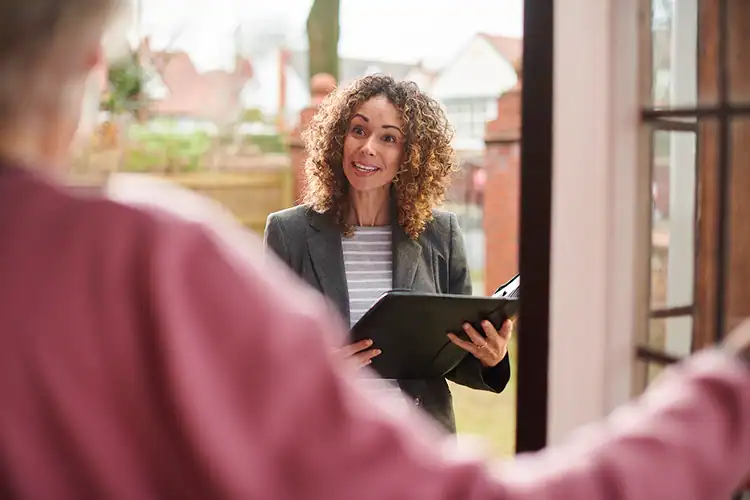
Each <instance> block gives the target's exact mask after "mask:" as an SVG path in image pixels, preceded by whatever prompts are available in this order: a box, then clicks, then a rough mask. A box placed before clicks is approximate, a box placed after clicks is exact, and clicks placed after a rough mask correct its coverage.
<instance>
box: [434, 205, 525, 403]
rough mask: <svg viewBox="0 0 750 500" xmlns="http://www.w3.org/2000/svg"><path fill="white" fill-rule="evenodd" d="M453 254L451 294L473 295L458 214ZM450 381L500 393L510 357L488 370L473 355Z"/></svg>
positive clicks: (452, 232)
mask: <svg viewBox="0 0 750 500" xmlns="http://www.w3.org/2000/svg"><path fill="white" fill-rule="evenodd" d="M449 251H450V257H449V269H448V280H449V283H448V290H449V293H452V294H459V295H471V293H472V287H471V274H470V272H469V264H468V263H467V261H466V248H465V245H464V239H463V235H462V234H461V229H460V228H459V226H458V220H457V218H456V216H455V214H450V249H449ZM446 378H447V379H448V380H451V381H453V382H455V383H457V384H460V385H465V386H466V387H471V388H472V389H478V390H483V391H489V392H495V393H500V392H502V391H503V390H504V389H505V386H506V385H508V381H510V355H509V354H506V355H505V357H504V358H503V360H502V361H500V363H498V364H497V365H496V366H493V367H492V368H485V367H484V366H483V365H482V363H481V361H479V360H478V359H477V358H475V357H474V356H472V355H470V354H469V355H467V356H466V357H465V358H464V359H463V361H461V363H459V365H458V366H457V367H456V368H454V369H453V370H452V371H451V372H449V373H448V374H447V375H446Z"/></svg>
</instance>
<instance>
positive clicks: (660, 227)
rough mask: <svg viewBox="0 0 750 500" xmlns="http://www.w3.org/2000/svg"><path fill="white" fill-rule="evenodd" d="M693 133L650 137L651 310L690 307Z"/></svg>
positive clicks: (691, 298)
mask: <svg viewBox="0 0 750 500" xmlns="http://www.w3.org/2000/svg"><path fill="white" fill-rule="evenodd" d="M695 142H696V141H695V133H694V132H675V131H669V132H667V131H660V130H657V131H655V132H654V134H653V163H652V182H651V193H652V201H651V206H652V213H653V226H652V234H651V308H652V309H664V308H671V307H680V306H686V305H691V304H692V303H693V286H694V279H693V274H694V272H693V271H694V267H695V192H696V189H695V182H696V180H695V173H696V169H695V158H696V156H695Z"/></svg>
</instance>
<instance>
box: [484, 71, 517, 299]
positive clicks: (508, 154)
mask: <svg viewBox="0 0 750 500" xmlns="http://www.w3.org/2000/svg"><path fill="white" fill-rule="evenodd" d="M497 116H498V117H497V119H496V120H494V121H491V122H489V123H488V124H487V129H486V133H485V144H486V152H485V154H486V157H485V168H486V179H487V180H486V185H485V192H484V231H485V238H486V254H485V255H486V257H485V260H486V265H485V279H484V283H485V285H484V286H485V293H487V294H490V293H492V292H494V291H495V289H496V288H497V287H498V286H499V285H501V284H502V283H504V282H505V281H507V280H509V279H510V278H512V277H513V276H514V275H515V274H516V273H517V272H518V236H519V234H518V216H519V201H520V200H519V191H520V168H521V161H520V148H519V146H520V134H521V82H520V78H519V83H518V84H517V85H516V87H515V88H513V89H511V90H509V91H508V92H506V93H505V94H503V95H502V96H501V97H500V98H499V99H498V113H497Z"/></svg>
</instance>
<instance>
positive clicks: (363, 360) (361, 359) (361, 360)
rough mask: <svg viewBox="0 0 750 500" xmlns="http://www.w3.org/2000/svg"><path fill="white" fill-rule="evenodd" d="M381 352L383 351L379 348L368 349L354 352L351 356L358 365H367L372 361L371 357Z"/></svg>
mask: <svg viewBox="0 0 750 500" xmlns="http://www.w3.org/2000/svg"><path fill="white" fill-rule="evenodd" d="M381 352H383V351H381V350H380V349H368V350H366V351H364V352H360V353H357V354H355V355H354V356H353V358H354V360H355V362H356V363H357V364H358V365H359V366H367V365H369V364H370V363H372V358H374V357H375V356H378V355H380V353H381Z"/></svg>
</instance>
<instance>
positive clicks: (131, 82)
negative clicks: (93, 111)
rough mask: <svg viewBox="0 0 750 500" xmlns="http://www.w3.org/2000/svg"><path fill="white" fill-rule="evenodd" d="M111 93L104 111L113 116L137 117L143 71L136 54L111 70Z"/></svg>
mask: <svg viewBox="0 0 750 500" xmlns="http://www.w3.org/2000/svg"><path fill="white" fill-rule="evenodd" d="M108 79H109V92H108V93H107V96H106V98H105V100H104V102H102V109H103V110H105V111H109V112H110V113H112V114H113V115H122V114H132V115H136V114H137V113H138V110H139V108H140V106H141V104H142V103H141V99H142V91H143V70H142V68H141V65H140V63H139V62H138V57H137V55H136V54H130V55H128V56H127V57H124V58H123V59H121V60H119V61H118V62H117V63H116V64H114V65H113V66H111V67H110V68H109V77H108Z"/></svg>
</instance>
